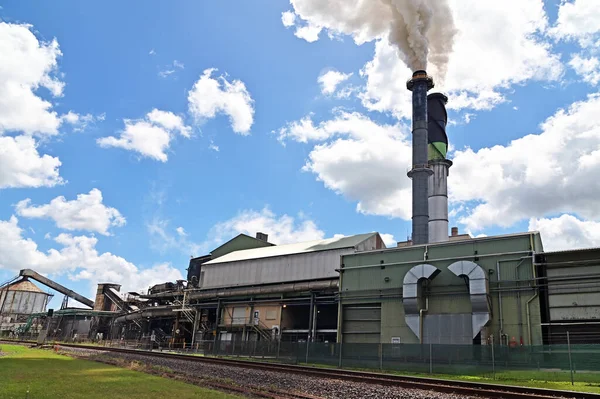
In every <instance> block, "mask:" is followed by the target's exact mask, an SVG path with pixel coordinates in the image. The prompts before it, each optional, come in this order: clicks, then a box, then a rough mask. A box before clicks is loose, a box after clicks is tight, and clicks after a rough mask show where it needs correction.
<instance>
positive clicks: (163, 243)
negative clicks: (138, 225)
mask: <svg viewBox="0 0 600 399" xmlns="http://www.w3.org/2000/svg"><path fill="white" fill-rule="evenodd" d="M146 228H147V229H148V233H149V234H150V238H151V242H150V245H151V247H152V248H153V249H155V250H158V251H159V252H161V253H164V252H166V251H168V250H169V249H176V250H178V251H180V252H183V253H185V254H186V255H191V256H200V255H203V254H204V252H206V251H205V250H204V249H203V247H202V246H201V245H199V244H196V243H194V242H192V241H191V240H190V239H189V238H188V234H187V232H186V231H185V229H184V228H183V227H181V226H179V227H177V228H175V229H172V228H171V227H169V220H167V219H163V218H161V217H159V216H158V215H156V216H154V217H153V218H152V220H151V221H150V222H148V223H147V224H146Z"/></svg>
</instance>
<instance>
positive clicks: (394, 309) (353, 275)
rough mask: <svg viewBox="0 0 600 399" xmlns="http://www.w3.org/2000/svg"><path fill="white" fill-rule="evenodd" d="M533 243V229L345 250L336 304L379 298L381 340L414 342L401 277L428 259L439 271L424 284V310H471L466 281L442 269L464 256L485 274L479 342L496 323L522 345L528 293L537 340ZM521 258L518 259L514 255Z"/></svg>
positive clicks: (495, 332)
mask: <svg viewBox="0 0 600 399" xmlns="http://www.w3.org/2000/svg"><path fill="white" fill-rule="evenodd" d="M539 243H541V241H539V240H538V239H536V237H535V235H534V234H523V235H513V236H499V237H493V238H485V239H473V240H468V241H462V242H448V243H438V244H431V245H428V246H412V247H406V248H397V249H390V250H386V251H372V252H367V253H357V254H352V255H346V256H343V258H342V263H343V268H344V272H343V275H342V278H341V288H340V295H341V298H342V305H344V304H352V303H354V304H358V303H368V302H381V304H382V305H381V318H382V320H381V342H384V343H390V342H391V339H392V338H393V337H399V338H400V339H401V342H403V343H418V342H419V339H418V338H417V337H416V335H415V334H414V333H413V332H412V330H411V329H410V328H408V326H407V325H406V322H405V320H404V308H403V302H402V285H403V280H404V276H405V275H406V273H407V272H408V270H410V269H411V268H412V267H413V266H415V265H417V264H421V263H428V264H431V265H433V266H435V267H437V268H438V269H440V270H441V273H440V274H439V275H438V276H437V277H435V278H434V279H433V280H432V281H431V283H430V285H429V287H428V289H429V290H430V294H429V295H428V297H429V311H428V312H427V315H436V314H437V315H440V314H460V313H463V314H464V313H471V310H472V309H471V301H470V297H469V288H468V286H467V284H466V282H465V281H464V280H463V279H462V278H459V277H457V276H456V275H454V274H453V273H452V272H451V271H449V270H447V268H448V266H449V265H450V264H452V263H454V262H455V261H456V260H457V259H464V258H467V259H468V260H470V261H473V262H475V263H477V264H478V265H479V266H481V267H482V268H483V270H484V271H485V272H486V273H488V278H489V285H490V300H491V309H492V315H491V321H490V322H489V323H488V324H487V325H486V327H484V329H483V330H482V333H481V338H482V341H483V342H482V343H485V342H484V341H485V340H486V338H487V337H488V336H489V335H491V334H493V335H494V336H495V341H496V342H499V338H498V337H499V335H500V332H501V331H500V324H502V333H503V334H506V335H507V336H508V339H509V340H510V339H511V338H512V337H515V339H516V340H517V341H520V340H521V339H522V340H523V343H524V344H528V343H529V328H528V326H527V301H528V300H529V299H531V298H532V297H533V298H535V299H533V301H532V303H531V304H530V305H529V313H530V323H531V337H532V338H531V342H532V343H533V344H540V343H541V342H542V339H541V328H540V322H541V321H540V306H539V298H537V297H534V295H536V291H535V290H534V289H533V288H532V287H531V285H530V284H531V279H532V277H533V264H532V260H531V256H530V255H529V254H528V253H529V252H530V251H531V249H532V247H533V249H536V250H537V249H539V245H541V244H539ZM490 255H492V256H490ZM521 257H524V259H520V258H521ZM498 262H500V280H501V281H500V282H499V278H498V273H497V264H498ZM353 268H354V269H353ZM515 280H520V281H515ZM500 290H504V291H506V292H503V293H502V310H503V312H502V313H503V320H502V323H501V322H500V308H499V295H500V292H499V291H500ZM519 304H520V306H519ZM420 308H424V304H422V303H420ZM519 309H520V311H519ZM342 323H343V321H342Z"/></svg>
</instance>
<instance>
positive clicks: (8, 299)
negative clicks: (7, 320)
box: [0, 291, 48, 314]
mask: <svg viewBox="0 0 600 399" xmlns="http://www.w3.org/2000/svg"><path fill="white" fill-rule="evenodd" d="M47 297H48V295H47V294H46V293H42V292H30V291H2V292H1V293H0V308H1V309H2V313H4V314H30V313H38V312H43V311H45V310H46V298H47Z"/></svg>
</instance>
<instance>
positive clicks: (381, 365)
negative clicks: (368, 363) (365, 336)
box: [379, 343, 383, 370]
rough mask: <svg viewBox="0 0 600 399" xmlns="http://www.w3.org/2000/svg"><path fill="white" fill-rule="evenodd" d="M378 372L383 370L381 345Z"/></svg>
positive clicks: (380, 347) (380, 346) (381, 345)
mask: <svg viewBox="0 0 600 399" xmlns="http://www.w3.org/2000/svg"><path fill="white" fill-rule="evenodd" d="M379 370H383V344H382V343H380V344H379Z"/></svg>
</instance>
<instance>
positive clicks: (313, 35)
mask: <svg viewBox="0 0 600 399" xmlns="http://www.w3.org/2000/svg"><path fill="white" fill-rule="evenodd" d="M320 33H321V27H320V26H317V25H312V24H308V25H306V26H300V27H297V28H296V32H294V35H295V36H296V37H297V38H299V39H304V40H306V41H307V42H309V43H313V42H316V41H317V40H319V34H320Z"/></svg>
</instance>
